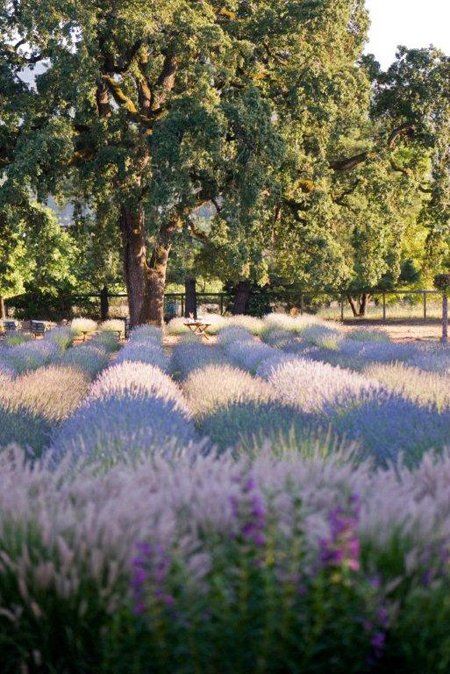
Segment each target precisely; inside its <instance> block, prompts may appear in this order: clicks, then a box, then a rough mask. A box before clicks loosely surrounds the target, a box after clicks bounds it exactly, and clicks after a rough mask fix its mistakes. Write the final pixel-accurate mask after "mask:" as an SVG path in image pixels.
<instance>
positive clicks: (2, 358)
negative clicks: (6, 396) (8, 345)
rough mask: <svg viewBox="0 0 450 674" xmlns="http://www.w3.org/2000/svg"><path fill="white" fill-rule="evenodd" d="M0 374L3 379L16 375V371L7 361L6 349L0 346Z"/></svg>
mask: <svg viewBox="0 0 450 674" xmlns="http://www.w3.org/2000/svg"><path fill="white" fill-rule="evenodd" d="M0 374H1V376H2V377H3V379H6V378H7V379H13V377H14V376H15V375H16V371H15V369H14V368H13V367H12V365H11V363H10V362H9V360H8V355H7V350H6V349H5V348H4V347H0Z"/></svg>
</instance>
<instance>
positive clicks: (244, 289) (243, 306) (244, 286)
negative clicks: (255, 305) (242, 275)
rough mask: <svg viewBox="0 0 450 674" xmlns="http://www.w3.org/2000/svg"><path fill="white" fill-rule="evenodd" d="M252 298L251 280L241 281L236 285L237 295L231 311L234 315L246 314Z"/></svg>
mask: <svg viewBox="0 0 450 674" xmlns="http://www.w3.org/2000/svg"><path fill="white" fill-rule="evenodd" d="M249 300H250V281H239V283H238V284H237V287H236V296H235V298H234V303H233V308H232V310H231V313H232V314H233V316H237V315H239V314H246V313H247V311H248V303H249Z"/></svg>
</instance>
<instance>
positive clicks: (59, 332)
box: [44, 326, 75, 351]
mask: <svg viewBox="0 0 450 674" xmlns="http://www.w3.org/2000/svg"><path fill="white" fill-rule="evenodd" d="M74 336H75V333H74V332H73V330H72V328H69V327H66V326H60V327H57V328H52V329H51V330H48V332H46V333H45V335H44V340H46V341H49V342H53V343H54V344H56V345H57V347H58V348H59V349H60V351H65V350H66V349H67V348H69V346H71V345H72V343H73V340H74Z"/></svg>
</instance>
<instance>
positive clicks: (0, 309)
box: [0, 296, 6, 319]
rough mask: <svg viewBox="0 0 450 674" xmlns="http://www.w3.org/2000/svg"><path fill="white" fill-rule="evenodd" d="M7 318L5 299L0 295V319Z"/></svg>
mask: <svg viewBox="0 0 450 674" xmlns="http://www.w3.org/2000/svg"><path fill="white" fill-rule="evenodd" d="M2 318H6V307H5V300H4V298H3V297H1V296H0V319H2Z"/></svg>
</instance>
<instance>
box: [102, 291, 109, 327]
mask: <svg viewBox="0 0 450 674" xmlns="http://www.w3.org/2000/svg"><path fill="white" fill-rule="evenodd" d="M100 317H101V320H102V321H107V320H108V318H109V299H108V288H107V287H106V286H103V288H102V289H101V291H100Z"/></svg>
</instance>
